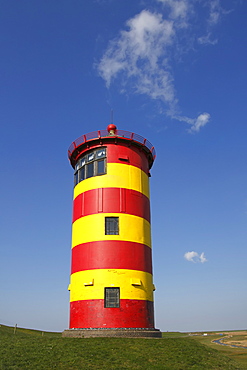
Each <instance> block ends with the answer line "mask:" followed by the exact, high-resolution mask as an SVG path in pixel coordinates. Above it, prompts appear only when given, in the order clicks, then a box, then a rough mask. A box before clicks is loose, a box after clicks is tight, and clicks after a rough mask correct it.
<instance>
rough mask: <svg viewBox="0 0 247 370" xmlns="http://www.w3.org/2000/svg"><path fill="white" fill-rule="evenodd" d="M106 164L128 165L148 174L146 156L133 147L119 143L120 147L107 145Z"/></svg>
mask: <svg viewBox="0 0 247 370" xmlns="http://www.w3.org/2000/svg"><path fill="white" fill-rule="evenodd" d="M107 162H108V163H124V164H130V165H132V166H135V167H138V168H140V169H141V170H143V171H144V172H146V174H148V173H149V164H148V158H147V154H146V153H144V152H143V151H140V149H139V148H136V147H135V146H131V147H130V146H129V145H128V143H126V144H125V143H121V145H115V144H108V145H107Z"/></svg>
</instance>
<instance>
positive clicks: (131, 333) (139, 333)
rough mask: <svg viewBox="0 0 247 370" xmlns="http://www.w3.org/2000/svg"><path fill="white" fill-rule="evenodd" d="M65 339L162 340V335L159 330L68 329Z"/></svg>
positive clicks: (63, 334)
mask: <svg viewBox="0 0 247 370" xmlns="http://www.w3.org/2000/svg"><path fill="white" fill-rule="evenodd" d="M62 336H63V337H71V338H96V337H115V338H161V337H162V333H161V331H160V330H159V329H146V328H130V329H125V328H109V329H101V328H98V329H97V328H96V329H85V328H81V329H67V330H64V331H63V333H62Z"/></svg>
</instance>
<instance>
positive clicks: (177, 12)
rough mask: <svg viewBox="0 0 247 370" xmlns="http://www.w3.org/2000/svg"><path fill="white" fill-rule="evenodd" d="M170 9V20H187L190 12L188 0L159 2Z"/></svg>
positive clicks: (162, 0) (160, 0)
mask: <svg viewBox="0 0 247 370" xmlns="http://www.w3.org/2000/svg"><path fill="white" fill-rule="evenodd" d="M157 1H159V2H161V3H163V5H166V6H168V7H169V8H170V11H171V12H170V15H169V16H170V18H173V19H177V18H186V17H187V14H188V10H189V3H188V1H187V0H157Z"/></svg>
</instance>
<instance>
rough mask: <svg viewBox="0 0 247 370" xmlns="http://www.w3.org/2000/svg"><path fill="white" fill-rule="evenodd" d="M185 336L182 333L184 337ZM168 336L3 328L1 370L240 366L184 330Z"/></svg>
mask: <svg viewBox="0 0 247 370" xmlns="http://www.w3.org/2000/svg"><path fill="white" fill-rule="evenodd" d="M180 334H181V335H180ZM164 336H167V337H164V338H162V339H140V338H132V339H130V338H84V339H78V338H62V337H61V334H60V333H47V332H44V333H43V335H42V332H39V331H35V330H26V329H19V328H17V330H16V333H15V334H14V329H13V328H10V327H6V326H3V325H2V326H1V327H0V369H1V370H21V369H27V370H28V369H35V370H39V369H44V370H49V369H64V370H72V369H168V370H173V369H177V370H186V369H188V370H190V369H192V370H194V369H206V370H210V369H214V370H217V369H222V370H228V369H229V370H231V369H232V370H234V369H240V367H239V366H238V365H237V363H236V362H235V361H233V360H231V359H229V358H228V357H226V356H223V355H222V354H220V353H219V352H218V351H217V350H215V349H213V348H210V347H208V346H205V345H203V344H201V343H199V341H197V340H194V339H192V338H190V337H188V336H186V337H183V336H184V334H182V333H170V337H169V334H168V333H164Z"/></svg>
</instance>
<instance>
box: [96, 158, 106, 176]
mask: <svg viewBox="0 0 247 370" xmlns="http://www.w3.org/2000/svg"><path fill="white" fill-rule="evenodd" d="M104 173H105V160H104V159H101V160H99V161H97V175H103V174H104Z"/></svg>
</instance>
